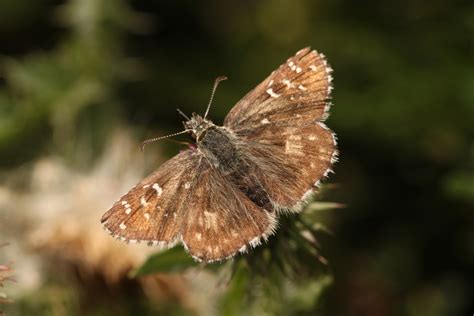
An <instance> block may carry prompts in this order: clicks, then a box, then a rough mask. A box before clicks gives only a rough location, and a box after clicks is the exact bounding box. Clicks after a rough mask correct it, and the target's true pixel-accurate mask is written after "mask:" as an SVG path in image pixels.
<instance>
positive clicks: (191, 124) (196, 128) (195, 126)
mask: <svg viewBox="0 0 474 316" xmlns="http://www.w3.org/2000/svg"><path fill="white" fill-rule="evenodd" d="M212 126H215V125H214V123H212V122H211V121H209V120H206V119H205V118H203V117H202V116H200V115H197V114H196V113H193V115H192V116H191V119H190V120H188V121H186V122H184V128H186V129H187V130H189V131H190V132H191V135H192V136H193V138H194V139H196V141H199V140H201V138H202V136H203V135H204V134H205V133H206V131H207V129H208V128H210V127H212Z"/></svg>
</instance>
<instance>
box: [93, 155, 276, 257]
mask: <svg viewBox="0 0 474 316" xmlns="http://www.w3.org/2000/svg"><path fill="white" fill-rule="evenodd" d="M102 222H103V224H104V226H105V228H106V229H107V230H108V231H110V233H111V234H112V235H113V236H115V237H117V238H118V239H120V240H123V241H126V242H140V241H145V242H148V243H149V245H159V246H172V245H174V244H175V243H176V242H179V241H182V242H183V244H184V246H185V247H186V249H187V250H188V251H189V253H190V254H191V255H192V256H193V257H194V258H195V259H196V260H204V261H206V262H211V261H216V260H224V259H226V258H229V257H231V256H233V255H235V254H236V253H237V252H239V251H240V252H245V251H246V250H247V247H248V246H251V247H254V246H256V245H258V244H259V243H260V241H261V238H264V239H266V238H267V237H268V235H270V234H271V233H273V231H274V229H275V225H276V219H275V218H274V214H271V213H269V212H267V211H265V210H263V209H260V208H259V207H258V206H256V205H255V204H254V203H253V202H252V201H251V200H249V199H248V198H247V196H245V195H244V194H243V193H242V192H240V191H239V190H238V189H237V188H236V187H235V186H234V185H233V184H232V183H230V182H228V181H227V180H226V179H225V177H224V176H223V175H222V174H221V172H220V171H219V170H217V169H213V168H211V167H210V165H209V163H208V162H207V160H206V159H205V158H204V157H203V156H202V155H201V154H200V152H199V151H198V150H187V151H184V152H181V153H180V154H178V155H177V156H175V157H174V158H172V159H170V160H169V161H167V162H166V163H165V164H163V165H162V166H161V167H160V168H159V169H158V170H157V171H156V172H155V173H153V174H152V175H150V176H149V177H147V178H146V179H145V180H143V181H142V182H140V183H139V184H138V185H136V186H135V187H134V188H132V189H131V190H130V191H129V192H128V193H127V194H125V195H124V196H123V197H121V198H120V200H119V201H117V202H116V203H115V204H114V205H113V207H112V208H111V209H110V210H109V211H108V212H107V213H105V214H104V216H103V217H102Z"/></svg>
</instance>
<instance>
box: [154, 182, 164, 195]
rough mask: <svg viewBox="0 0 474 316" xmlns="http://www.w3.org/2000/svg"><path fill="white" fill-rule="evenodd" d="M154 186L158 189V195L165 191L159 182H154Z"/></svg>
mask: <svg viewBox="0 0 474 316" xmlns="http://www.w3.org/2000/svg"><path fill="white" fill-rule="evenodd" d="M152 188H153V189H154V190H155V191H156V194H158V196H160V195H161V194H162V193H163V189H161V187H160V185H159V184H158V183H154V184H153V186H152Z"/></svg>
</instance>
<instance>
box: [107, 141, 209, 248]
mask: <svg viewBox="0 0 474 316" xmlns="http://www.w3.org/2000/svg"><path fill="white" fill-rule="evenodd" d="M201 158H202V157H201V156H200V155H199V154H198V153H197V152H195V151H192V150H186V151H183V152H181V153H179V154H178V155H176V156H175V157H173V158H171V159H170V160H168V161H167V162H166V163H164V164H163V165H162V166H161V167H160V168H159V169H158V170H157V171H156V172H155V173H153V174H151V175H150V176H149V177H147V178H146V179H144V180H143V181H142V182H140V183H139V184H137V185H136V186H135V187H133V188H132V189H131V190H130V191H129V192H128V193H126V194H125V195H124V196H122V197H121V198H120V200H119V201H117V202H116V203H115V204H114V205H113V207H112V208H111V209H110V210H109V211H108V212H107V213H105V214H104V216H103V217H102V220H101V221H102V222H103V223H104V226H105V228H106V229H107V230H108V231H110V233H111V234H112V235H113V236H115V237H117V238H118V239H122V240H125V241H136V242H140V241H146V242H149V243H150V244H160V245H172V244H174V242H175V241H177V240H179V238H180V232H181V230H180V229H181V227H180V225H181V223H182V220H181V218H182V212H183V209H184V206H185V204H186V202H187V201H188V199H189V195H190V192H191V191H190V188H191V184H192V183H193V181H194V180H195V177H196V173H195V167H196V166H197V165H198V164H199V162H200V160H201Z"/></svg>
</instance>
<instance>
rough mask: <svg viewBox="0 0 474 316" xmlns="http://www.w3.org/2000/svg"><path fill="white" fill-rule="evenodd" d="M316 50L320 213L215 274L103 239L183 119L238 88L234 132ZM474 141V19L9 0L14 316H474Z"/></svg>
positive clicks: (0, 124) (258, 6)
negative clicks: (326, 137)
mask: <svg viewBox="0 0 474 316" xmlns="http://www.w3.org/2000/svg"><path fill="white" fill-rule="evenodd" d="M306 46H311V47H312V48H313V49H317V50H318V51H319V52H322V53H324V54H325V55H326V56H327V59H328V61H329V63H330V65H331V67H332V68H333V69H334V73H333V77H334V81H333V82H334V90H333V103H334V106H333V107H332V110H331V116H330V118H329V119H328V121H327V122H326V123H327V125H328V126H329V127H330V128H331V129H332V130H334V131H335V132H336V134H337V136H338V140H339V145H338V146H339V150H340V156H339V162H338V163H337V164H336V165H335V166H334V170H335V174H332V175H331V176H330V177H329V179H327V180H325V181H324V185H323V188H322V190H321V193H320V194H319V195H318V197H317V202H315V203H313V204H310V205H309V207H308V209H307V210H306V211H305V212H306V213H304V214H302V215H301V216H298V217H296V216H295V217H292V216H285V217H284V218H282V224H281V225H280V229H279V232H278V234H277V235H276V236H274V237H273V238H271V239H270V241H269V243H268V244H266V245H263V246H261V247H259V248H257V249H255V250H254V251H253V252H252V253H251V254H250V255H248V256H245V255H244V256H240V257H239V258H238V259H237V260H235V261H234V262H233V263H232V262H229V263H225V264H222V265H219V264H213V265H211V266H210V267H205V266H203V265H199V264H196V263H195V262H194V261H192V260H190V259H189V256H187V254H186V253H185V252H184V250H183V249H181V248H176V249H172V250H170V251H167V252H158V251H157V249H156V248H148V247H146V246H144V245H125V244H122V243H120V242H118V241H115V240H113V239H112V238H111V237H110V236H108V235H107V234H106V233H105V232H103V230H102V228H101V225H100V223H99V219H100V217H101V216H102V214H103V213H104V212H105V211H106V210H107V209H108V208H109V207H110V206H111V205H112V203H113V202H114V201H116V200H117V199H118V198H119V197H120V196H121V195H122V194H123V193H125V192H126V191H127V190H128V189H129V188H131V187H132V186H133V185H134V184H135V183H137V182H138V181H139V180H140V179H142V178H143V177H144V176H145V175H146V174H148V173H149V172H151V171H152V170H154V169H155V168H157V167H158V166H159V165H160V164H162V163H163V162H164V161H165V160H167V159H168V158H170V157H171V156H173V155H175V154H176V153H178V152H179V151H180V150H181V149H183V148H186V146H187V145H186V144H185V143H184V144H183V142H190V141H191V138H190V137H188V136H187V135H180V136H177V137H175V138H173V141H161V142H158V143H155V144H150V145H148V146H147V148H146V150H145V152H144V153H142V152H140V150H139V145H140V143H141V141H143V140H145V139H147V138H152V137H156V136H161V135H166V134H170V133H174V132H178V131H180V130H182V128H183V125H182V120H183V118H182V117H181V116H180V115H179V114H178V113H177V111H176V109H177V108H179V109H181V110H182V111H183V112H184V113H186V114H188V115H190V114H191V113H193V112H196V113H199V114H203V112H204V111H205V108H206V105H207V102H208V98H209V96H210V92H211V88H212V85H213V82H214V79H215V78H217V77H218V76H220V75H225V76H227V77H228V78H229V79H228V80H227V81H224V82H222V83H221V84H220V86H219V88H218V89H217V92H216V96H215V99H214V103H213V106H212V108H211V110H210V114H209V118H211V119H212V120H213V122H214V123H216V124H219V125H220V124H222V122H223V120H224V117H225V115H226V114H227V113H228V112H229V110H230V109H231V108H232V106H233V105H234V104H235V103H236V102H237V101H238V100H239V99H240V98H241V97H243V96H244V95H245V94H246V93H247V92H248V91H249V90H251V89H252V88H253V87H255V86H256V85H257V84H258V83H260V82H261V81H262V80H263V79H264V78H265V77H266V76H267V75H268V74H269V73H270V72H271V71H272V70H274V69H275V68H276V67H277V66H279V65H280V64H281V63H283V62H284V61H285V60H286V59H287V58H288V57H290V56H292V55H293V54H294V53H295V52H296V51H298V50H299V49H301V48H303V47H306ZM473 139H474V5H473V3H472V1H448V0H435V1H420V0H416V1H406V0H405V1H394V0H389V1H370V0H363V1H357V2H353V1H347V0H346V1H329V0H317V1H310V0H296V1H294V0H277V1H270V0H261V1H260V0H259V1H237V0H232V1H218V0H212V1H190V0H187V1H170V0H166V1H145V0H135V1H126V0H111V1H95V0H67V1H59V0H47V1H29V0H15V1H13V0H4V1H1V2H0V245H1V246H0V286H2V287H0V314H2V311H4V312H6V313H7V315H342V316H344V315H347V316H349V315H363V316H383V315H409V316H415V315H416V316H418V315H427V316H442V315H471V314H473V313H474V303H473V302H474V301H473V297H474V283H473V282H472V281H470V280H473V279H474V275H473V274H474V273H473V272H474V212H473V211H474V142H473ZM342 205H344V207H342ZM308 225H309V226H308ZM314 237H315V238H314ZM142 246H143V247H142ZM316 249H317V250H316Z"/></svg>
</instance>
